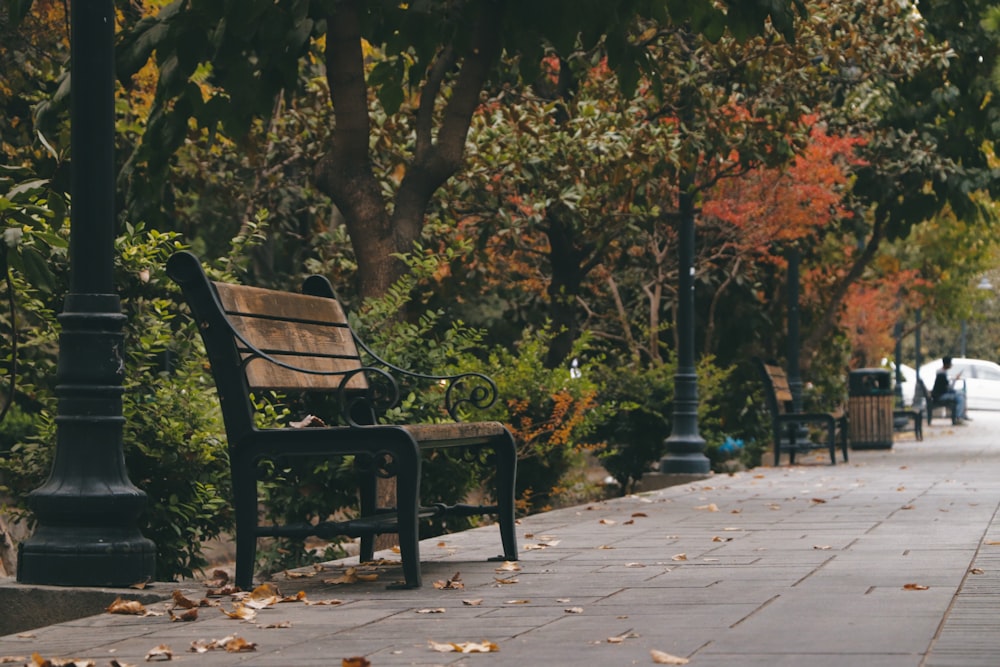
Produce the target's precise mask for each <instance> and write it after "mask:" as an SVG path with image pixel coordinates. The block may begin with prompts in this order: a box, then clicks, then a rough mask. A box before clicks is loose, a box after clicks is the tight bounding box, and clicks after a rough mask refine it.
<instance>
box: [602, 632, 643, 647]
mask: <svg viewBox="0 0 1000 667" xmlns="http://www.w3.org/2000/svg"><path fill="white" fill-rule="evenodd" d="M638 637H639V635H638V634H637V633H635V632H633V631H632V630H631V629H629V630H626V631H625V632H623V633H621V634H620V635H615V636H614V637H608V643H609V644H621V643H622V642H624V641H625V640H626V639H638Z"/></svg>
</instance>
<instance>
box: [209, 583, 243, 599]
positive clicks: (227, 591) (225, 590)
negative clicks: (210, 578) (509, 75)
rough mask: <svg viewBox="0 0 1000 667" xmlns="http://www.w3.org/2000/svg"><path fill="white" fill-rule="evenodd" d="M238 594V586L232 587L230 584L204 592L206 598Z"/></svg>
mask: <svg viewBox="0 0 1000 667" xmlns="http://www.w3.org/2000/svg"><path fill="white" fill-rule="evenodd" d="M239 592H240V587H239V586H234V585H232V584H229V585H226V586H221V587H219V588H209V589H208V590H207V591H205V595H206V596H208V597H224V596H226V595H235V594H236V593H239Z"/></svg>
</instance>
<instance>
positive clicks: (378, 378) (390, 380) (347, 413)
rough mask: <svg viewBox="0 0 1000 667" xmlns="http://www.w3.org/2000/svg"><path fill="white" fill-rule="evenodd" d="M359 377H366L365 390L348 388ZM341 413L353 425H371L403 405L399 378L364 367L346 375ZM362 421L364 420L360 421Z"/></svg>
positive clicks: (339, 391) (343, 380)
mask: <svg viewBox="0 0 1000 667" xmlns="http://www.w3.org/2000/svg"><path fill="white" fill-rule="evenodd" d="M356 375H364V377H365V381H366V382H365V384H366V386H365V388H364V389H348V388H347V387H348V384H349V383H350V381H351V378H353V377H354V376H356ZM337 393H338V395H339V399H340V414H341V416H342V417H343V418H344V422H345V423H347V424H349V425H350V426H370V425H371V424H373V423H374V422H375V421H376V420H377V418H378V417H379V416H381V415H384V414H385V413H386V412H387V411H388V410H390V409H391V408H393V407H395V406H396V405H397V404H398V403H399V385H398V384H397V383H396V379H395V378H394V377H392V376H391V375H389V373H387V372H386V371H384V370H382V369H380V368H371V367H369V366H364V367H361V368H356V369H354V370H351V371H347V372H346V373H344V377H343V378H342V379H341V381H340V388H339V389H338V392H337ZM359 419H360V420H359Z"/></svg>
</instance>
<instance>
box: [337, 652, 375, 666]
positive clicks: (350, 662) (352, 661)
mask: <svg viewBox="0 0 1000 667" xmlns="http://www.w3.org/2000/svg"><path fill="white" fill-rule="evenodd" d="M371 665H372V663H371V662H369V661H368V658H366V657H364V656H363V655H356V656H354V657H353V658H342V659H341V661H340V667H371Z"/></svg>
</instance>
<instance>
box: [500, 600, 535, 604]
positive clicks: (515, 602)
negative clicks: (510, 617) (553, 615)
mask: <svg viewBox="0 0 1000 667" xmlns="http://www.w3.org/2000/svg"><path fill="white" fill-rule="evenodd" d="M504 604H531V600H507V601H506V602H504Z"/></svg>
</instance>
